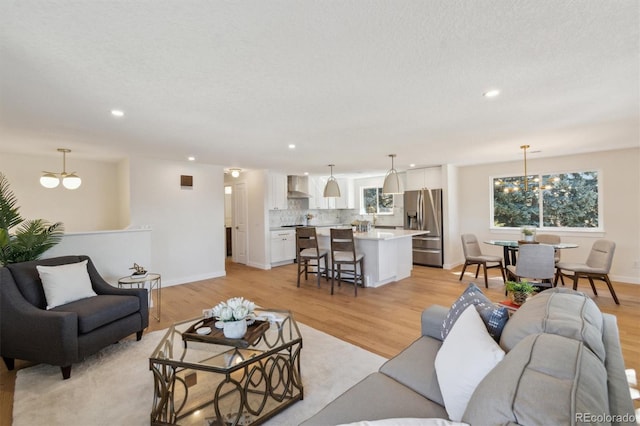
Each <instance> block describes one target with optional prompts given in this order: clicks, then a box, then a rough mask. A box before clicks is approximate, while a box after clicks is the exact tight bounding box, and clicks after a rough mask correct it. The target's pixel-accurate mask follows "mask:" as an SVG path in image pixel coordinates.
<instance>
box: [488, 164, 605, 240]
mask: <svg viewBox="0 0 640 426" xmlns="http://www.w3.org/2000/svg"><path fill="white" fill-rule="evenodd" d="M492 184H493V185H492V186H493V208H492V218H491V223H492V227H493V228H510V227H512V228H513V227H520V226H524V225H530V226H535V227H537V228H543V229H544V228H553V229H558V228H564V229H574V230H575V229H585V230H586V229H589V230H595V229H601V227H602V224H601V223H600V209H601V206H602V202H601V199H600V191H599V182H598V172H595V171H586V172H572V173H555V174H546V175H530V176H527V179H526V181H525V178H524V177H523V176H509V177H496V178H492ZM525 184H526V186H527V188H526V189H525Z"/></svg>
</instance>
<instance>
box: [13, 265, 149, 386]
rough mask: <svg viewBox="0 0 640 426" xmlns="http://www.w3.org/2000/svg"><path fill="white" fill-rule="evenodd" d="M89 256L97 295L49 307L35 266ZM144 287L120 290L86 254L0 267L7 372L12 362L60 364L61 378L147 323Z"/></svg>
mask: <svg viewBox="0 0 640 426" xmlns="http://www.w3.org/2000/svg"><path fill="white" fill-rule="evenodd" d="M85 259H86V260H88V262H87V271H88V273H89V277H90V279H91V285H92V288H93V290H94V291H95V292H96V293H97V296H94V297H90V298H86V299H81V300H77V301H75V302H71V303H67V304H65V305H62V306H57V307H55V308H53V309H50V310H46V304H47V303H46V299H45V294H44V290H43V288H42V282H41V281H40V277H39V274H38V271H37V269H36V265H44V266H57V265H65V264H69V263H77V262H82V261H83V260H85ZM147 303H148V302H147V290H146V289H119V288H116V287H113V286H111V285H109V284H108V283H107V282H106V281H104V279H103V278H102V277H101V276H100V274H98V271H97V270H96V268H95V266H94V265H93V263H92V262H91V259H89V257H88V256H63V257H56V258H51V259H42V260H36V261H30V262H22V263H15V264H10V265H7V266H6V267H3V268H0V309H1V314H0V354H1V355H2V358H3V359H4V362H5V364H6V365H7V368H8V369H9V370H13V368H14V360H15V359H16V358H17V359H23V360H27V361H32V362H38V363H46V364H51V365H58V366H60V368H61V370H62V377H63V379H68V378H69V377H70V376H71V364H73V363H76V362H79V361H82V360H83V359H84V358H86V357H87V356H89V355H91V354H94V353H96V352H98V351H99V350H100V349H102V348H104V347H105V346H107V345H110V344H112V343H116V342H118V341H119V340H120V339H122V338H124V337H126V336H128V335H130V334H132V333H136V338H137V340H140V339H141V338H142V332H143V331H144V329H145V328H146V327H147V326H148V325H149V309H148V304H147Z"/></svg>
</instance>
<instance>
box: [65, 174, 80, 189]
mask: <svg viewBox="0 0 640 426" xmlns="http://www.w3.org/2000/svg"><path fill="white" fill-rule="evenodd" d="M62 185H63V186H64V187H65V188H67V189H78V188H80V185H82V179H80V178H79V177H78V176H77V175H76V174H75V173H71V174H68V175H67V176H65V177H64V178H63V179H62Z"/></svg>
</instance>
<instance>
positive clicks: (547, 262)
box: [507, 244, 555, 287]
mask: <svg viewBox="0 0 640 426" xmlns="http://www.w3.org/2000/svg"><path fill="white" fill-rule="evenodd" d="M518 251H519V253H518V263H517V264H516V265H515V266H514V265H509V266H507V275H508V276H509V279H510V280H511V281H522V280H523V279H526V280H527V281H529V282H530V283H532V284H534V285H535V286H536V287H546V286H544V285H543V284H544V283H548V284H549V285H548V287H551V286H552V285H553V284H552V280H553V277H554V274H555V260H554V248H553V246H551V245H548V244H522V245H520V247H519V250H518Z"/></svg>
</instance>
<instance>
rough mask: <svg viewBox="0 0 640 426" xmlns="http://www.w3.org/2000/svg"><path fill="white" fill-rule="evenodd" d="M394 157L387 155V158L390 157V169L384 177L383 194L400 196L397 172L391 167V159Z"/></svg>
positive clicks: (393, 155)
mask: <svg viewBox="0 0 640 426" xmlns="http://www.w3.org/2000/svg"><path fill="white" fill-rule="evenodd" d="M395 156H396V155H395V154H389V157H391V169H390V170H389V171H388V172H387V174H386V175H385V177H384V184H383V185H382V193H383V194H402V190H401V189H400V178H399V177H398V172H397V171H396V169H395V168H394V167H393V159H394V158H395Z"/></svg>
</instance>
